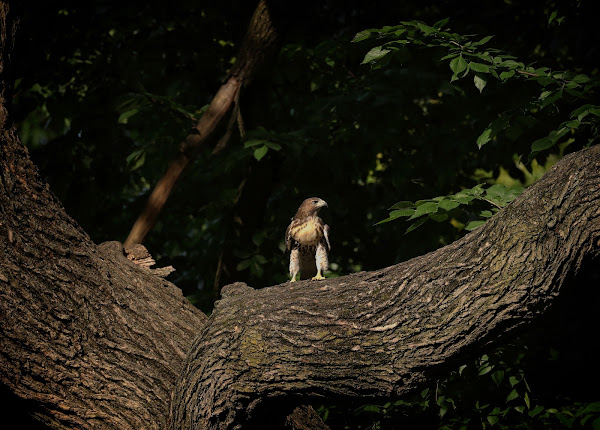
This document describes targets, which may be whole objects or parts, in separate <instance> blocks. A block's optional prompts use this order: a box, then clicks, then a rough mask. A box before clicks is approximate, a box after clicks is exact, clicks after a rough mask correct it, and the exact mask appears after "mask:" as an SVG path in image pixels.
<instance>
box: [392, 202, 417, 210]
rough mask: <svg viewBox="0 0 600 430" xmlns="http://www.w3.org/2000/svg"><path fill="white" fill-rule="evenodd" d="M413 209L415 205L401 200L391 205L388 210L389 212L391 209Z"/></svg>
mask: <svg viewBox="0 0 600 430" xmlns="http://www.w3.org/2000/svg"><path fill="white" fill-rule="evenodd" d="M414 207H415V204H414V203H413V202H408V201H405V200H403V201H401V202H398V203H396V204H394V205H393V206H392V207H391V208H390V210H391V209H404V208H414Z"/></svg>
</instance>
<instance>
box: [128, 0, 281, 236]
mask: <svg viewBox="0 0 600 430" xmlns="http://www.w3.org/2000/svg"><path fill="white" fill-rule="evenodd" d="M278 40H279V38H278V31H277V29H276V27H275V25H274V22H273V19H272V16H271V12H270V8H269V6H268V2H267V1H266V0H260V2H259V4H258V6H257V7H256V10H255V11H254V14H253V15H252V19H251V20H250V25H249V26H248V31H247V32H246V36H245V38H244V41H243V42H242V47H241V49H240V52H239V55H238V59H237V60H236V62H235V64H234V65H233V68H232V71H231V73H230V75H229V77H228V78H227V80H226V82H225V83H224V84H223V85H222V86H221V88H219V91H217V94H216V95H215V97H214V98H213V100H212V102H211V103H210V105H209V107H208V110H207V111H206V113H204V115H202V117H201V118H200V120H199V121H198V123H197V124H196V126H195V127H194V129H193V131H192V133H190V134H189V135H188V136H187V137H186V139H185V141H184V142H183V143H182V144H181V152H180V153H179V154H178V155H177V157H176V158H175V160H174V161H173V162H172V163H171V165H170V166H169V168H168V169H167V172H166V173H165V174H164V176H163V177H162V178H161V179H160V180H159V181H158V183H157V184H156V186H155V187H154V190H153V191H152V193H151V194H150V197H149V198H148V202H147V203H146V206H145V207H144V210H143V211H142V213H141V214H140V215H139V217H138V219H137V220H136V221H135V223H134V225H133V227H132V229H131V232H130V233H129V236H128V237H127V239H126V240H125V246H131V245H134V244H137V243H142V242H143V241H144V238H145V237H146V235H147V234H148V232H150V230H151V229H152V228H153V227H154V225H155V224H156V221H157V220H158V216H159V215H160V212H161V211H162V208H163V207H164V205H165V203H166V202H167V199H168V198H169V196H170V195H171V192H172V191H173V187H174V186H175V184H176V183H177V181H178V180H179V178H180V177H181V174H182V173H183V171H184V170H185V169H186V167H187V166H188V165H189V163H190V162H191V161H192V160H193V159H194V157H195V155H196V153H197V152H198V150H199V149H200V147H201V146H202V145H203V144H204V143H205V142H206V141H207V140H208V139H209V138H212V137H214V135H215V133H216V130H217V128H218V126H219V125H221V124H222V122H223V119H224V118H225V116H226V115H227V113H228V112H229V111H230V110H231V108H232V106H234V104H235V105H236V106H237V108H236V109H235V112H234V113H233V115H234V116H235V119H236V120H238V122H240V129H242V125H241V119H240V118H241V116H240V113H239V94H240V91H241V89H242V86H243V85H246V84H248V83H249V82H250V81H251V80H252V79H253V77H254V76H255V75H256V74H257V73H258V72H259V71H260V70H261V68H262V67H264V65H265V63H266V62H267V61H268V60H269V59H270V58H271V57H273V56H274V54H275V53H276V52H277V46H278ZM231 130H232V127H231V124H230V126H229V127H228V129H227V131H226V133H225V136H224V138H223V139H221V140H220V141H219V142H218V144H217V146H216V147H215V151H214V152H215V153H217V152H219V151H221V150H222V149H223V148H224V147H225V145H226V144H227V140H228V139H229V137H230V136H231Z"/></svg>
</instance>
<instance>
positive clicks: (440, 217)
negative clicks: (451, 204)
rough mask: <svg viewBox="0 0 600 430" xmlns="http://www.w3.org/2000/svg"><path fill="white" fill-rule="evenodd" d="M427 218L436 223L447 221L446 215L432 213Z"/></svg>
mask: <svg viewBox="0 0 600 430" xmlns="http://www.w3.org/2000/svg"><path fill="white" fill-rule="evenodd" d="M429 218H431V219H432V220H434V221H436V222H442V221H446V220H447V219H448V214H440V213H433V214H429Z"/></svg>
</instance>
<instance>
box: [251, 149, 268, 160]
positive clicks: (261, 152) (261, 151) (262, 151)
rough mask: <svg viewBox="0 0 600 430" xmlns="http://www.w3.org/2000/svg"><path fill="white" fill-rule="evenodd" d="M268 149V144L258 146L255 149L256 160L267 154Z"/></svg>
mask: <svg viewBox="0 0 600 430" xmlns="http://www.w3.org/2000/svg"><path fill="white" fill-rule="evenodd" d="M267 151H269V147H268V146H267V145H263V146H261V147H260V148H256V149H255V150H254V158H256V161H260V160H261V159H262V158H263V157H264V156H265V155H267Z"/></svg>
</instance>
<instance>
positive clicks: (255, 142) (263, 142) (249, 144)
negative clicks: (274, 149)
mask: <svg viewBox="0 0 600 430" xmlns="http://www.w3.org/2000/svg"><path fill="white" fill-rule="evenodd" d="M267 142H268V141H267V140H265V139H248V140H247V141H246V142H244V148H252V147H253V146H258V145H266V143H267Z"/></svg>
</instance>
